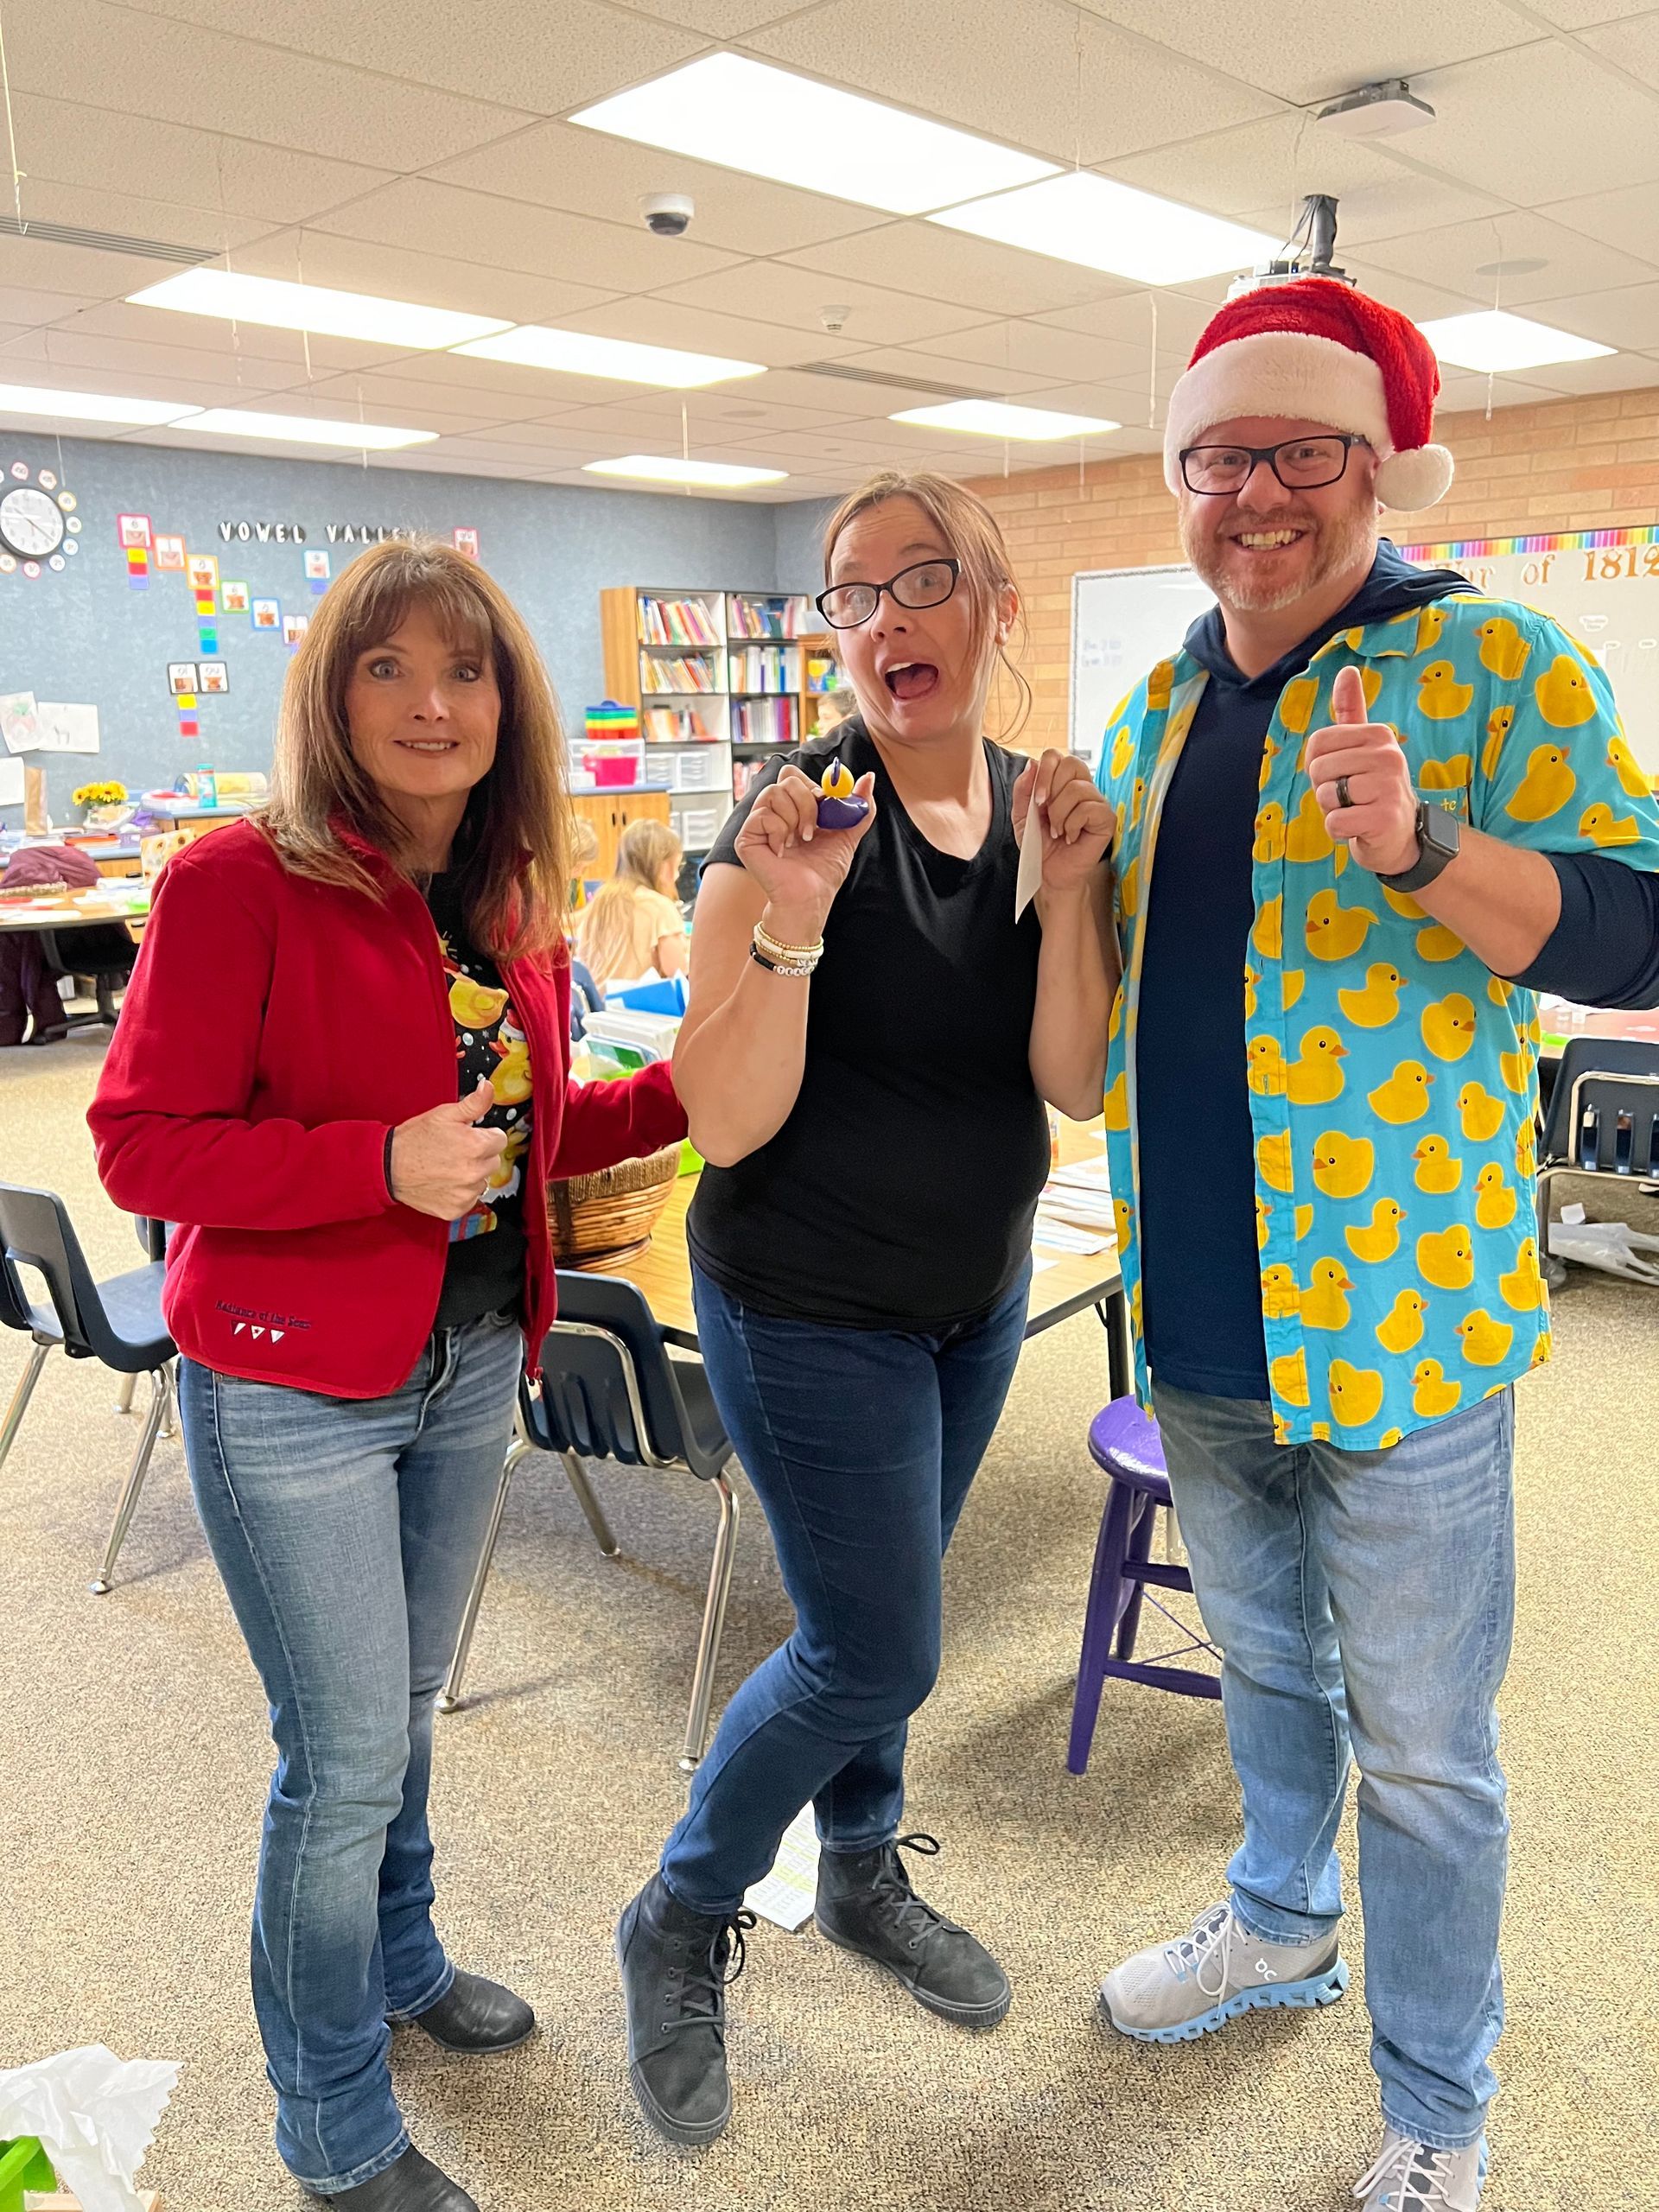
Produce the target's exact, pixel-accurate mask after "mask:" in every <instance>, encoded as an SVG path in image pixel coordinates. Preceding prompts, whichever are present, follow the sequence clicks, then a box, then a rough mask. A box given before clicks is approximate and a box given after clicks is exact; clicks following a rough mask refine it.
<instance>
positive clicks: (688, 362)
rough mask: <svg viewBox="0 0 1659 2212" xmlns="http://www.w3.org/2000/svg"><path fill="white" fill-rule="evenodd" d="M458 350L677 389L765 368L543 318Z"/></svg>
mask: <svg viewBox="0 0 1659 2212" xmlns="http://www.w3.org/2000/svg"><path fill="white" fill-rule="evenodd" d="M455 351H456V353H474V354H476V355H477V356H478V358H479V359H480V360H484V361H516V362H518V363H520V364H521V365H523V366H524V367H525V368H527V369H553V370H556V371H557V372H559V373H560V374H561V375H563V376H572V377H608V378H613V379H614V380H615V381H616V382H617V383H619V384H651V385H672V386H673V387H674V388H675V389H676V390H677V391H688V390H690V388H691V387H692V386H693V385H704V384H725V383H728V382H730V381H731V380H732V379H733V378H736V377H758V376H762V375H764V374H765V372H766V363H765V362H764V361H733V360H728V359H726V358H725V357H724V356H723V355H722V354H719V353H681V352H680V351H679V350H678V349H677V347H675V346H638V345H635V344H634V343H633V342H632V340H630V339H626V338H594V337H590V336H589V335H588V333H587V332H586V331H582V330H553V329H550V328H549V327H547V326H546V325H544V324H541V323H526V324H524V326H523V327H522V328H520V329H518V330H508V331H505V332H504V333H503V334H502V335H501V336H500V337H499V338H480V339H475V340H474V341H473V343H472V344H471V345H469V346H456V348H455Z"/></svg>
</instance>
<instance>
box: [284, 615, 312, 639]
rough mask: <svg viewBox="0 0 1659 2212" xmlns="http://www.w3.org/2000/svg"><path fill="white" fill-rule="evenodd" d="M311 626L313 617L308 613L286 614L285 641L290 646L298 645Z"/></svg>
mask: <svg viewBox="0 0 1659 2212" xmlns="http://www.w3.org/2000/svg"><path fill="white" fill-rule="evenodd" d="M310 627H311V617H310V616H309V615H308V614H284V615H283V644H284V645H289V646H293V645H298V644H299V642H300V639H302V637H303V636H304V635H305V633H306V632H307V631H308V629H309V628H310Z"/></svg>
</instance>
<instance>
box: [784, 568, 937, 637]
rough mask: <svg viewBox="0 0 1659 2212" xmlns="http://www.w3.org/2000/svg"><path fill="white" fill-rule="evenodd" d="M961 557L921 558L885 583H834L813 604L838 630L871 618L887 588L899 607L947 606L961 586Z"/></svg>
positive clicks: (846, 628)
mask: <svg viewBox="0 0 1659 2212" xmlns="http://www.w3.org/2000/svg"><path fill="white" fill-rule="evenodd" d="M961 574H962V563H961V562H960V561H918V562H917V563H915V564H914V565H913V566H912V567H911V568H908V569H899V573H898V575H896V576H889V577H888V578H887V582H886V583H884V584H831V585H830V587H829V590H828V591H821V592H820V593H819V594H818V595H817V599H816V600H815V601H813V605H814V606H815V607H817V610H818V612H819V613H820V614H822V615H823V619H824V620H825V621H826V622H827V623H829V626H830V627H831V629H834V630H856V629H857V628H858V627H859V626H860V625H861V623H864V622H868V620H869V619H870V617H871V615H872V614H874V612H875V610H876V608H877V607H879V606H880V604H881V594H882V593H883V592H886V593H887V596H888V597H889V598H890V599H891V600H892V601H893V605H894V606H895V607H943V606H944V602H945V601H946V600H947V599H949V598H950V594H951V593H952V592H953V591H955V589H956V588H957V578H958V577H959V576H960V575H961Z"/></svg>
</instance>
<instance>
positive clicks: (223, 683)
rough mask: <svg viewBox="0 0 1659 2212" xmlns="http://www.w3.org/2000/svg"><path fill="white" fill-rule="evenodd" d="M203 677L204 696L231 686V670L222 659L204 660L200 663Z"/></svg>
mask: <svg viewBox="0 0 1659 2212" xmlns="http://www.w3.org/2000/svg"><path fill="white" fill-rule="evenodd" d="M198 673H199V674H200V677H201V690H202V696H203V697H204V698H206V697H207V696H210V695H211V694H214V693H222V692H226V691H228V690H230V688H231V676H230V671H229V670H228V669H227V668H226V665H225V664H224V662H223V661H222V660H204V661H201V662H200V663H199V664H198Z"/></svg>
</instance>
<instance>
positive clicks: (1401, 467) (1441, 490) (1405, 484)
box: [1372, 446, 1456, 514]
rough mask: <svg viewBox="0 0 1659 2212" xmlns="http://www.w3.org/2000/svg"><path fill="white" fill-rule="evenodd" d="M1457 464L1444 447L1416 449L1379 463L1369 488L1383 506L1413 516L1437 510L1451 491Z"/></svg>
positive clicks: (1394, 454)
mask: <svg viewBox="0 0 1659 2212" xmlns="http://www.w3.org/2000/svg"><path fill="white" fill-rule="evenodd" d="M1455 467H1456V463H1455V462H1454V461H1452V455H1451V454H1450V453H1449V452H1448V451H1447V450H1446V447H1444V446H1415V447H1414V448H1412V449H1411V451H1410V452H1408V453H1391V454H1389V457H1388V459H1387V460H1386V461H1383V462H1381V463H1379V465H1378V467H1377V472H1376V478H1375V480H1374V481H1373V485H1372V489H1373V490H1374V491H1375V492H1376V496H1377V498H1378V499H1380V500H1381V501H1382V503H1383V505H1384V506H1385V507H1397V508H1399V509H1400V510H1401V512H1402V513H1405V514H1414V513H1415V512H1417V510H1418V509H1419V508H1420V507H1437V506H1439V505H1440V501H1441V500H1442V499H1444V498H1445V497H1446V493H1448V492H1449V491H1450V490H1451V488H1452V473H1453V471H1454V469H1455Z"/></svg>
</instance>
